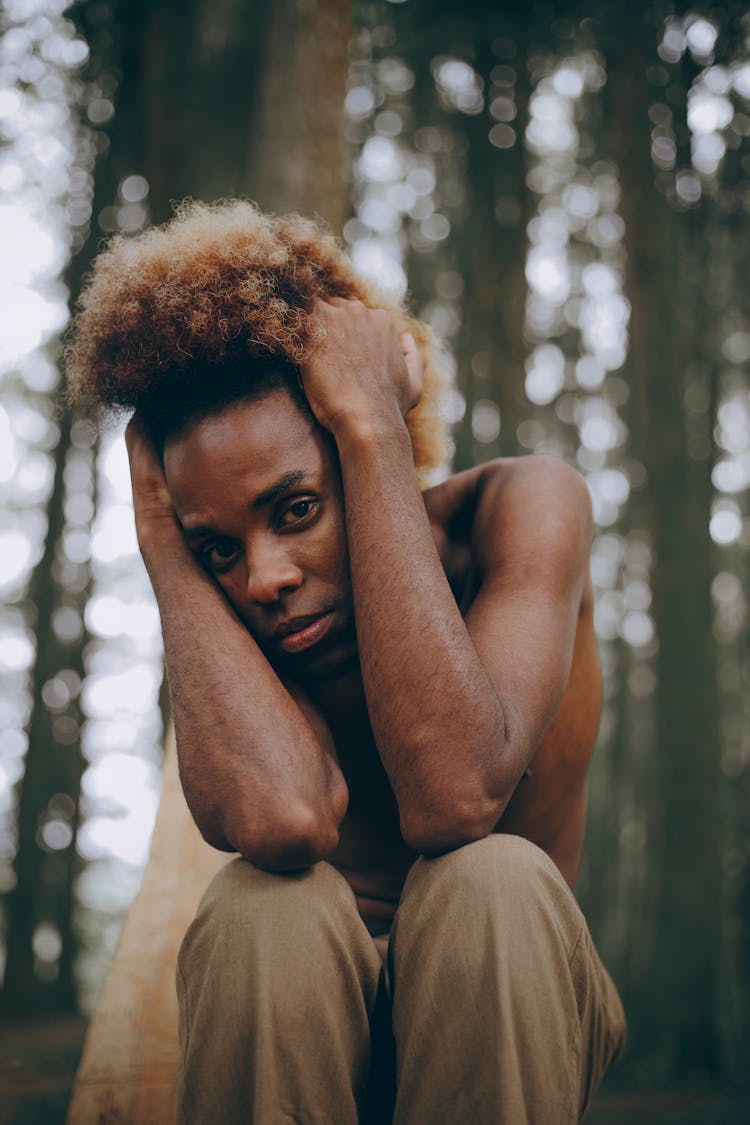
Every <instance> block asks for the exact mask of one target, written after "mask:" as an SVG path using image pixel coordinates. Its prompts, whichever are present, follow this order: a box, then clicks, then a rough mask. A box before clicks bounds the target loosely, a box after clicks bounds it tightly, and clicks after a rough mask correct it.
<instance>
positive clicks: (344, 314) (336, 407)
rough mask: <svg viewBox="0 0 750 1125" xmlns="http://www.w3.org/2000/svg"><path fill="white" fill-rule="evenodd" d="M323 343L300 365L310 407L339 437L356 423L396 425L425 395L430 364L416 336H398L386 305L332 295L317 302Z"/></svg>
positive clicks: (316, 310)
mask: <svg viewBox="0 0 750 1125" xmlns="http://www.w3.org/2000/svg"><path fill="white" fill-rule="evenodd" d="M313 311H314V315H315V317H316V318H317V319H318V320H319V321H320V322H321V323H322V325H323V327H324V328H325V331H326V336H325V339H324V340H323V342H322V343H321V344H320V345H319V346H318V347H317V348H316V350H315V351H314V352H313V354H312V355H311V356H310V358H309V359H308V360H307V362H306V363H304V364H303V365H302V367H301V369H300V374H301V378H302V385H303V387H304V391H305V394H306V396H307V399H308V402H309V403H310V407H311V409H312V411H313V413H314V414H315V417H316V418H317V419H318V421H319V422H320V424H321V425H322V426H324V427H325V428H326V429H327V430H331V431H332V432H333V434H334V435H335V434H336V432H337V430H338V429H339V427H341V426H342V425H344V426H345V425H347V424H348V423H350V422H355V421H356V422H357V423H358V424H359V423H361V424H363V425H368V424H373V423H374V424H376V425H377V424H379V423H382V422H386V423H392V422H393V421H394V420H396V421H398V420H400V419H401V418H403V417H404V415H406V414H408V412H409V411H410V410H411V409H412V408H413V407H414V406H416V404H417V403H418V402H419V399H420V397H421V395H422V389H423V378H422V376H423V369H424V363H423V360H422V357H421V355H420V353H419V351H418V349H417V346H416V344H415V342H414V339H413V337H412V336H411V335H409V334H408V333H405V334H404V335H402V336H401V337H400V338H399V336H398V335H397V334H396V329H395V326H394V323H393V318H392V317H391V315H390V313H389V312H387V311H386V310H384V309H371V308H368V307H367V306H366V305H363V304H362V302H361V301H345V300H343V299H341V298H338V297H332V298H331V299H330V301H316V303H315V307H314V310H313Z"/></svg>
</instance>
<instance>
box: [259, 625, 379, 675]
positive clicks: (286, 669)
mask: <svg viewBox="0 0 750 1125" xmlns="http://www.w3.org/2000/svg"><path fill="white" fill-rule="evenodd" d="M266 655H267V656H268V658H269V660H270V662H271V664H272V666H273V667H274V668H275V669H276V670H277V671H278V672H279V673H280V674H282V675H284V676H289V677H291V678H292V679H293V680H296V681H298V682H300V683H304V682H305V681H308V682H315V683H322V682H327V681H330V680H337V679H340V678H341V677H342V676H346V675H348V674H349V673H350V672H352V671H354V670H355V669H356V668H358V667H359V651H358V649H357V642H356V638H355V637H353V636H351V635H347V636H338V637H336V638H335V639H334V638H331V639H330V641H329V639H328V638H324V640H322V641H321V642H320V644H317V645H313V646H312V648H308V649H304V650H303V651H302V652H296V653H286V652H280V651H279V650H278V649H277V650H276V651H274V652H269V651H267V652H266Z"/></svg>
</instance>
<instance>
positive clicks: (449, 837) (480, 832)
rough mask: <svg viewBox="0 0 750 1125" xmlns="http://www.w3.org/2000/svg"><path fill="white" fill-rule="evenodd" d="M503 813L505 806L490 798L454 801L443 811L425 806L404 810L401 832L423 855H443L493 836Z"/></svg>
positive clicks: (406, 841) (414, 849) (415, 849)
mask: <svg viewBox="0 0 750 1125" xmlns="http://www.w3.org/2000/svg"><path fill="white" fill-rule="evenodd" d="M501 813H502V806H500V805H498V802H497V801H493V800H489V799H488V800H486V801H480V802H472V803H471V804H469V803H467V804H465V805H463V806H459V805H454V806H453V807H452V808H450V809H448V810H445V811H442V812H440V813H434V812H433V813H429V812H427V811H426V810H424V809H416V810H413V811H412V812H410V813H403V812H402V814H401V835H402V836H403V838H404V841H405V843H406V844H407V845H408V847H410V848H411V849H412V851H415V852H418V853H419V855H424V856H427V857H432V856H437V855H443V854H444V853H445V852H452V851H455V850H456V848H462V847H464V846H465V845H466V844H473V843H475V842H476V841H477V840H483V839H484V838H485V836H489V834H490V832H492V830H493V828H494V827H495V825H496V824H497V822H498V820H499V819H500V815H501Z"/></svg>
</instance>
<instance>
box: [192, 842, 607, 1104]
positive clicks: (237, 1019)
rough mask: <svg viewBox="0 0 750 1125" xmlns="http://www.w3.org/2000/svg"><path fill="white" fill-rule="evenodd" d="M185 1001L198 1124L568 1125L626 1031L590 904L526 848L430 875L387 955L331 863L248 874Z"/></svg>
mask: <svg viewBox="0 0 750 1125" xmlns="http://www.w3.org/2000/svg"><path fill="white" fill-rule="evenodd" d="M376 942H377V944H376ZM386 943H387V961H386V964H385V965H384V964H383V958H382V957H381V955H380V952H379V949H378V946H382V947H383V948H384V949H385V946H386ZM177 990H178V996H179V1002H180V1045H181V1070H180V1079H179V1086H178V1121H179V1122H180V1123H182V1125H234V1123H237V1125H239V1123H240V1122H242V1123H244V1125H247V1123H248V1122H254V1123H255V1125H277V1123H281V1122H296V1123H300V1125H350V1123H356V1122H372V1123H378V1125H381V1123H383V1125H384V1123H386V1122H391V1121H393V1122H394V1123H395V1125H524V1123H526V1122H529V1123H533V1125H567V1123H568V1122H577V1121H579V1120H580V1117H581V1116H582V1114H583V1112H584V1110H585V1108H586V1106H587V1105H588V1103H589V1101H590V1099H591V1097H592V1095H593V1093H594V1090H595V1089H596V1086H597V1084H598V1082H599V1080H600V1079H601V1077H602V1075H603V1074H604V1072H605V1070H606V1069H607V1067H608V1065H609V1064H610V1062H611V1061H612V1059H613V1058H614V1057H615V1055H616V1054H617V1053H618V1051H619V1050H620V1048H621V1046H622V1042H623V1039H624V1031H625V1020H624V1015H623V1010H622V1005H621V1004H620V1000H619V998H618V995H617V991H616V989H615V987H614V985H613V983H612V981H611V979H610V978H609V976H608V975H607V973H606V971H605V969H604V968H603V966H602V964H601V961H600V960H599V957H598V956H597V953H596V950H595V949H594V946H593V943H592V941H591V937H590V935H589V932H588V928H587V926H586V923H585V920H584V918H583V915H582V914H581V911H580V909H579V908H578V905H577V904H576V901H575V899H574V897H573V895H572V894H571V892H570V890H569V889H568V887H567V885H566V884H565V882H564V881H563V879H562V877H561V875H560V873H559V872H558V870H557V868H556V867H555V865H554V863H553V862H552V861H551V860H550V859H549V858H548V856H546V855H545V854H544V852H542V851H540V849H539V848H537V847H536V846H535V845H534V844H530V843H529V842H528V841H527V840H523V839H521V838H520V837H518V836H507V835H494V836H490V837H488V838H487V839H484V840H480V841H478V842H477V843H474V844H469V845H467V846H466V847H463V848H459V849H458V850H456V851H453V852H449V853H448V854H447V855H443V856H440V857H439V858H437V859H429V860H426V859H419V860H417V862H416V863H415V864H414V866H413V868H412V870H411V871H410V873H409V876H408V879H407V881H406V885H405V887H404V891H403V895H402V898H401V902H400V904H399V908H398V912H397V915H396V920H395V922H394V925H393V929H392V931H391V934H390V938H384V939H373V938H372V937H370V935H369V933H368V931H367V929H366V927H365V925H364V923H363V921H362V919H361V918H360V916H359V914H358V912H357V908H356V904H355V900H354V896H353V894H352V892H351V890H350V888H349V886H348V884H347V883H346V882H345V880H344V879H343V877H342V876H341V875H339V874H338V872H336V871H335V870H334V869H333V868H332V867H331V866H329V865H328V864H326V863H319V864H316V866H315V867H313V868H311V869H310V870H308V871H304V872H300V873H299V874H294V875H272V874H268V873H266V872H263V871H259V870H257V869H256V868H254V867H252V866H251V865H250V864H249V863H247V862H246V861H244V860H241V859H238V860H235V861H234V862H232V863H230V864H229V865H228V866H226V867H225V868H223V869H222V871H220V872H219V874H218V875H217V876H216V878H215V879H214V880H213V882H212V883H211V884H210V886H209V888H208V890H207V892H206V894H205V896H204V898H203V901H202V903H201V905H200V907H199V910H198V914H197V916H196V919H195V921H194V922H193V924H192V925H191V927H190V929H189V930H188V932H187V935H186V937H185V940H184V942H183V944H182V948H181V950H180V957H179V962H178V970H177Z"/></svg>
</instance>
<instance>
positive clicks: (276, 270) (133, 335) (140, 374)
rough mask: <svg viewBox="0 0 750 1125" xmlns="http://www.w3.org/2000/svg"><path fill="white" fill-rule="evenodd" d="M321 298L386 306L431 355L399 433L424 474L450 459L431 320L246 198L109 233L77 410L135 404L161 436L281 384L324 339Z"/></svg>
mask: <svg viewBox="0 0 750 1125" xmlns="http://www.w3.org/2000/svg"><path fill="white" fill-rule="evenodd" d="M316 297H320V298H323V299H325V298H327V297H344V298H349V299H358V300H360V301H363V302H364V303H365V304H366V305H368V306H370V307H372V308H384V309H387V310H388V311H389V312H390V313H391V315H392V316H393V319H394V322H395V325H396V328H397V331H398V332H399V333H402V332H411V334H412V335H413V336H414V339H415V341H416V343H417V346H418V348H419V349H420V350H421V352H422V355H423V357H424V360H425V372H424V383H425V390H424V395H423V396H422V399H421V401H420V402H419V404H418V405H417V406H416V407H415V408H414V409H413V410H412V411H411V412H410V413H409V415H408V417H407V425H408V428H409V433H410V436H411V441H412V449H413V453H414V462H415V464H416V466H417V468H418V470H420V475H421V477H422V478H424V471H425V470H429V469H431V468H434V467H437V466H438V465H440V464H441V463H442V462H443V461H444V458H445V436H446V435H445V424H444V421H443V419H442V417H441V413H440V395H441V390H442V388H443V387H444V385H445V383H446V373H445V366H444V363H443V362H442V356H441V353H440V350H439V348H438V346H437V343H436V340H435V338H434V336H433V334H432V332H431V330H430V328H429V327H428V326H427V325H424V324H423V323H421V322H420V321H419V320H417V319H415V318H414V317H411V316H410V315H409V313H408V312H407V310H406V309H405V307H404V306H403V304H401V303H399V302H398V300H396V299H395V298H393V297H391V296H389V295H387V294H386V293H384V292H382V291H381V290H380V289H379V288H378V287H377V286H376V285H374V284H373V283H371V282H369V281H367V280H365V279H363V278H361V277H358V276H357V274H356V272H355V270H354V267H353V266H352V264H351V262H350V261H349V259H348V257H347V256H346V254H345V252H344V251H343V249H342V248H341V246H340V245H339V243H338V242H337V241H336V239H335V238H334V237H333V236H332V235H331V234H329V233H328V232H327V231H326V230H324V229H323V228H322V227H320V226H319V225H318V224H316V223H314V222H312V221H311V220H309V219H305V218H303V217H302V216H300V215H295V214H290V215H281V216H273V215H267V214H264V213H263V212H261V211H260V210H258V208H257V207H255V206H254V205H253V204H252V203H249V202H246V201H243V200H229V201H221V202H219V203H215V204H205V203H198V202H192V201H187V202H185V203H183V204H181V205H180V206H179V207H178V208H177V209H176V211H175V215H174V217H173V218H172V219H171V220H170V221H169V222H167V223H165V224H164V225H163V226H160V227H153V228H151V229H149V230H146V231H144V232H143V233H141V234H140V235H138V236H136V237H122V236H116V237H115V238H113V239H112V240H111V241H110V243H109V244H108V246H107V247H106V248H105V249H104V250H103V251H102V252H101V253H100V254H99V256H98V257H97V258H96V260H95V262H94V264H93V269H92V272H91V274H90V276H89V277H88V279H87V281H86V284H85V286H84V288H83V291H82V293H81V296H80V299H79V306H78V311H77V314H76V316H75V318H74V320H73V323H72V326H71V331H70V335H69V340H68V344H67V347H66V356H65V358H66V368H67V380H68V391H69V396H70V398H71V401H72V402H73V403H74V404H78V405H80V404H83V403H85V402H92V403H93V404H95V406H97V407H98V408H100V409H102V408H103V409H104V410H107V411H114V412H118V411H123V410H126V409H130V408H135V410H136V411H138V412H139V413H140V414H141V416H142V417H143V418H144V421H145V422H146V424H147V425H149V426H150V427H151V429H152V432H153V433H154V434H155V435H160V438H161V440H162V441H163V440H164V439H165V438H166V437H167V436H169V435H171V434H175V433H178V432H179V431H180V430H182V429H184V427H185V425H186V424H187V422H189V421H190V420H192V419H195V418H197V417H200V416H201V415H205V414H209V413H215V412H217V411H218V410H220V409H222V407H223V406H225V405H227V404H228V403H229V402H231V401H233V400H235V399H237V398H242V397H247V396H252V395H253V394H254V393H255V394H257V393H263V392H264V391H265V390H268V389H272V388H273V387H278V386H281V385H284V386H287V387H288V389H290V390H291V391H292V392H293V393H294V388H295V387H296V386H298V381H297V377H296V369H297V368H298V365H299V364H301V363H302V362H303V361H304V360H305V359H306V358H307V357H308V356H309V355H310V353H311V351H312V350H313V349H314V348H315V346H316V345H317V344H318V343H319V341H320V339H321V334H322V332H323V331H324V330H323V328H322V326H321V325H320V324H319V322H317V321H316V320H315V318H314V317H313V316H312V315H311V314H310V309H311V307H312V303H313V301H314V299H315V298H316Z"/></svg>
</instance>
